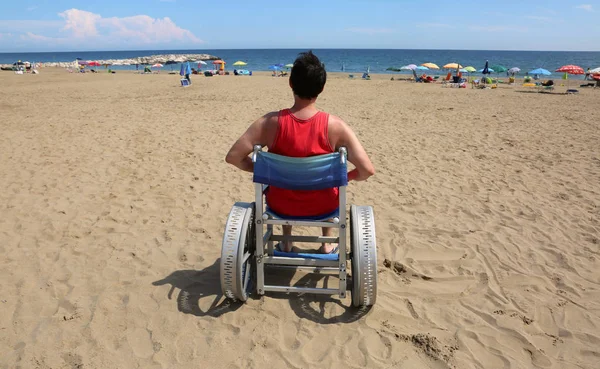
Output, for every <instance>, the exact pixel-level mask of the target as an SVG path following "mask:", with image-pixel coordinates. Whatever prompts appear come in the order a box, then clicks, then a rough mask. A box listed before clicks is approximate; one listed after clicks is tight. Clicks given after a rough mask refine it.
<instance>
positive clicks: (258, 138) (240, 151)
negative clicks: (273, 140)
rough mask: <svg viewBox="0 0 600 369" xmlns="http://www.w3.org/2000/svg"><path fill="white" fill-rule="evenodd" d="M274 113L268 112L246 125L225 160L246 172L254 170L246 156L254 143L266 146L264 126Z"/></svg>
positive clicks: (252, 148)
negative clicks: (248, 125)
mask: <svg viewBox="0 0 600 369" xmlns="http://www.w3.org/2000/svg"><path fill="white" fill-rule="evenodd" d="M273 114H274V113H269V114H267V115H265V116H263V117H261V118H259V119H258V120H256V121H255V122H254V123H252V124H251V125H250V127H248V129H247V130H246V132H244V134H243V135H242V136H241V137H240V138H239V139H238V140H237V141H236V142H235V143H234V144H233V146H231V149H229V152H228V153H227V156H226V157H225V161H226V162H227V163H229V164H232V165H235V166H236V167H238V168H240V169H241V170H244V171H246V172H252V171H253V170H254V163H253V162H252V159H251V158H250V157H249V156H248V155H250V153H251V152H252V151H253V150H254V145H262V146H267V142H266V141H267V140H266V136H267V134H265V132H266V126H267V124H268V123H269V120H270V119H271V118H272V116H273Z"/></svg>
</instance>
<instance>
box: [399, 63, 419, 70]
mask: <svg viewBox="0 0 600 369" xmlns="http://www.w3.org/2000/svg"><path fill="white" fill-rule="evenodd" d="M400 69H402V70H415V69H417V65H416V64H409V65H405V66H403V67H400Z"/></svg>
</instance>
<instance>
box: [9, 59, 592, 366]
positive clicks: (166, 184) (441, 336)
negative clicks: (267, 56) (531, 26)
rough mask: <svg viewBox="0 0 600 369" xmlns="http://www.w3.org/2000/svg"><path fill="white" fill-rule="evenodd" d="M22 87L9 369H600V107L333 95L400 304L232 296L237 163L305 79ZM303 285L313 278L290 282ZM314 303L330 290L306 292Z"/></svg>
mask: <svg viewBox="0 0 600 369" xmlns="http://www.w3.org/2000/svg"><path fill="white" fill-rule="evenodd" d="M193 77H195V78H194V79H193V85H192V86H191V87H189V88H181V87H179V86H178V84H179V82H178V79H179V76H173V75H167V74H164V73H161V74H159V75H137V74H133V73H122V72H121V73H118V74H115V75H108V74H104V73H103V74H96V75H94V74H86V75H81V74H69V73H66V72H64V71H63V70H60V69H58V70H52V69H50V68H46V69H43V70H42V71H41V74H40V75H25V76H17V75H14V74H13V73H10V72H3V73H0V86H2V90H1V91H2V97H1V99H0V113H1V116H2V119H0V131H1V132H2V133H1V135H0V158H1V160H0V188H1V189H2V191H1V192H0V211H1V216H0V255H2V257H1V258H0V281H2V282H1V283H0V347H1V348H2V350H1V351H0V368H3V369H4V368H7V369H8V368H40V369H41V368H53V369H56V368H102V369H108V368H145V369H150V368H192V367H194V368H265V367H269V368H284V367H289V368H458V369H463V368H557V369H558V368H561V369H563V368H590V369H591V368H598V362H600V291H599V287H600V272H599V271H598V270H599V269H600V262H599V259H600V250H599V247H600V186H599V183H600V149H599V148H600V129H599V125H600V123H599V122H600V113H599V112H598V109H597V102H598V99H599V98H600V90H586V89H581V93H580V94H579V95H577V96H573V95H562V94H559V93H561V92H564V91H565V90H566V87H562V86H559V87H557V89H556V92H557V93H556V94H538V93H528V92H527V90H526V89H522V88H519V87H516V88H513V87H508V86H502V85H501V86H500V88H498V89H496V90H473V89H450V88H441V87H440V85H435V84H433V85H426V84H414V83H408V82H400V81H390V80H389V76H376V77H375V78H374V79H373V80H371V81H364V80H350V79H348V78H347V77H346V76H345V75H334V76H331V78H330V81H329V82H328V84H327V86H326V90H325V92H324V93H323V95H322V97H321V98H320V100H319V104H318V105H319V107H320V108H322V109H325V110H327V111H330V112H331V113H334V114H336V115H339V116H340V117H342V118H343V119H344V120H346V121H347V122H348V123H349V124H350V125H351V126H352V127H353V128H354V130H355V131H356V132H357V134H358V136H359V138H360V139H361V141H362V142H363V143H364V146H365V147H366V149H367V151H368V153H369V155H370V157H371V158H372V161H373V163H374V165H375V168H376V170H377V173H376V175H375V176H374V177H372V178H371V179H369V180H368V181H367V182H361V183H352V185H351V186H350V187H349V199H348V202H349V203H354V204H360V205H372V206H373V207H374V209H375V215H376V221H377V240H378V253H379V261H378V268H379V294H378V301H377V305H376V306H375V307H373V308H372V309H370V310H367V311H360V310H355V309H352V308H350V307H349V306H350V299H349V298H346V299H344V300H339V299H337V298H334V297H332V298H329V297H322V296H321V297H318V296H317V297H315V296H294V295H292V296H286V295H277V294H271V295H267V296H265V297H263V298H261V299H258V298H256V297H254V298H251V299H250V300H249V301H248V302H247V303H246V304H244V305H240V304H237V303H231V302H230V301H227V300H225V299H223V297H222V296H221V294H220V286H219V257H220V248H221V239H222V232H223V228H224V224H225V220H226V217H227V214H228V212H229V209H230V207H231V206H232V205H233V203H234V202H236V201H251V200H252V198H253V192H252V191H253V188H252V184H251V175H250V174H248V173H243V172H240V171H237V170H236V169H235V168H233V167H231V166H229V165H227V164H226V163H225V161H224V157H225V154H226V152H227V150H228V149H229V147H230V145H231V144H232V142H233V141H234V140H235V139H236V138H237V137H238V136H239V135H240V134H241V133H242V132H243V131H244V129H245V127H246V126H247V125H248V124H250V123H251V122H252V121H253V120H254V119H256V118H257V117H259V116H260V115H261V114H263V113H264V112H267V111H270V110H277V109H280V108H284V107H287V106H288V105H289V104H290V101H291V94H290V91H289V88H288V85H287V79H285V78H272V77H269V76H267V75H255V76H252V77H234V76H220V77H213V78H205V77H196V76H193ZM286 277H290V278H292V276H291V275H290V276H286ZM296 279H299V281H298V283H304V284H311V283H316V282H318V281H316V280H312V279H310V278H307V277H304V276H303V277H296Z"/></svg>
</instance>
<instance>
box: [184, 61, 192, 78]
mask: <svg viewBox="0 0 600 369" xmlns="http://www.w3.org/2000/svg"><path fill="white" fill-rule="evenodd" d="M185 74H188V75H189V74H192V67H191V66H190V62H186V63H185Z"/></svg>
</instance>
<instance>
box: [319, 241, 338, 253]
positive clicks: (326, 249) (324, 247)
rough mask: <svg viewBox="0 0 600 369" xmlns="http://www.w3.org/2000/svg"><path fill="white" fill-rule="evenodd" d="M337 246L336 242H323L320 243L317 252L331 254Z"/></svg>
mask: <svg viewBox="0 0 600 369" xmlns="http://www.w3.org/2000/svg"><path fill="white" fill-rule="evenodd" d="M337 248H338V246H337V245H336V244H331V243H324V244H321V247H320V248H319V253H321V254H332V253H334V252H335V251H336V250H337Z"/></svg>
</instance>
